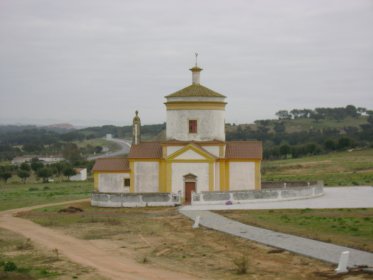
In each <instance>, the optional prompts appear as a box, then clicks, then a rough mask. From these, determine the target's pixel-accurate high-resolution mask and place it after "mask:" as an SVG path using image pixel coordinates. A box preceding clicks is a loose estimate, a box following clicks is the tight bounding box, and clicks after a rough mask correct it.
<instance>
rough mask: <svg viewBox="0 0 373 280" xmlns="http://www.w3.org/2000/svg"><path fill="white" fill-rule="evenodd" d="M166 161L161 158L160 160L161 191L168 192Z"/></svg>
mask: <svg viewBox="0 0 373 280" xmlns="http://www.w3.org/2000/svg"><path fill="white" fill-rule="evenodd" d="M166 178H167V176H166V162H165V160H161V161H160V162H159V191H160V192H167V182H166Z"/></svg>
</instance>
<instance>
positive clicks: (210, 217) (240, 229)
mask: <svg viewBox="0 0 373 280" xmlns="http://www.w3.org/2000/svg"><path fill="white" fill-rule="evenodd" d="M180 213H182V214H183V215H185V216H187V217H189V218H191V219H195V217H196V216H200V217H201V218H200V224H201V225H203V226H205V227H207V228H211V229H214V230H218V231H222V232H225V233H229V234H231V235H235V236H239V237H242V238H245V239H249V240H253V241H256V242H259V243H263V244H266V245H270V246H273V247H277V248H281V249H284V250H287V251H290V252H294V253H297V254H301V255H305V256H308V257H312V258H315V259H319V260H323V261H326V262H329V263H335V264H337V263H338V262H339V257H340V255H341V253H342V252H343V251H350V259H349V267H352V266H355V265H368V266H369V267H373V254H372V253H369V252H365V251H360V250H356V249H351V248H348V247H343V246H338V245H334V244H330V243H325V242H321V241H316V240H312V239H307V238H302V237H298V236H295V235H290V234H284V233H279V232H275V231H271V230H267V229H263V228H259V227H253V226H249V225H245V224H242V223H239V222H236V221H233V220H231V219H228V218H225V217H223V216H221V215H218V214H215V213H212V212H210V211H185V210H180Z"/></svg>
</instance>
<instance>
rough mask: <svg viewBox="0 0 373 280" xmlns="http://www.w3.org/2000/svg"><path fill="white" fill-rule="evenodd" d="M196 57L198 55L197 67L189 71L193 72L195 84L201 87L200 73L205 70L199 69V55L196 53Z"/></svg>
mask: <svg viewBox="0 0 373 280" xmlns="http://www.w3.org/2000/svg"><path fill="white" fill-rule="evenodd" d="M195 55H196V65H195V66H194V67H193V68H190V69H189V70H190V71H192V82H193V84H194V85H199V84H200V72H201V71H202V70H203V69H202V68H199V67H198V53H195Z"/></svg>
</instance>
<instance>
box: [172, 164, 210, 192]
mask: <svg viewBox="0 0 373 280" xmlns="http://www.w3.org/2000/svg"><path fill="white" fill-rule="evenodd" d="M171 168H172V192H174V193H177V192H178V191H181V193H182V196H185V195H184V176H185V175H187V174H189V173H192V174H193V175H195V176H197V183H196V191H197V192H201V191H208V190H209V164H208V163H204V162H203V163H184V162H183V163H172V165H171Z"/></svg>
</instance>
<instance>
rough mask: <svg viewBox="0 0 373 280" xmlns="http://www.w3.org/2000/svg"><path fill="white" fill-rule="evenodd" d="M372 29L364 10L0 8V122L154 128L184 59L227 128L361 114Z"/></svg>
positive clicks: (370, 76) (182, 80) (332, 5)
mask: <svg viewBox="0 0 373 280" xmlns="http://www.w3.org/2000/svg"><path fill="white" fill-rule="evenodd" d="M372 26H373V2H372V1H370V0H355V1H350V0H333V1H332V0H307V1H299V0H297V1H295V0H294V1H277V0H272V1H269V0H268V1H262V0H260V1H228V0H225V1H212V0H210V1H196V0H194V1H114V0H112V1H99V0H89V1H88V0H87V1H82V0H74V1H72V0H71V1H48V0H45V1H41V0H29V1H20V0H3V1H1V2H0V77H1V83H0V122H1V123H9V122H15V121H19V122H23V123H30V122H44V123H45V122H60V121H68V122H73V123H75V124H109V123H112V124H121V125H124V124H129V123H130V122H131V120H132V116H133V112H134V110H136V109H138V110H140V113H141V117H142V121H143V123H160V122H163V121H164V120H165V108H164V105H163V102H164V99H163V97H164V96H165V95H167V94H169V93H171V92H174V91H176V90H178V89H180V88H182V87H184V86H187V85H188V84H190V80H191V77H190V73H189V71H188V70H187V69H188V68H189V67H190V66H192V65H193V63H194V57H193V56H194V52H195V51H198V52H199V53H200V56H199V58H200V59H199V61H200V65H201V66H202V67H203V68H204V69H205V71H203V72H202V83H203V84H204V85H206V86H208V87H210V88H212V89H214V90H216V91H218V92H221V93H223V94H225V95H227V97H228V100H227V101H228V108H227V121H228V122H251V121H253V120H255V119H263V118H271V117H273V116H274V113H275V112H276V111H277V110H279V109H291V108H304V107H307V108H313V107H320V106H345V105H347V104H355V105H357V106H363V107H368V108H372V107H373V98H372V91H373V32H372V31H371V30H372Z"/></svg>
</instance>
